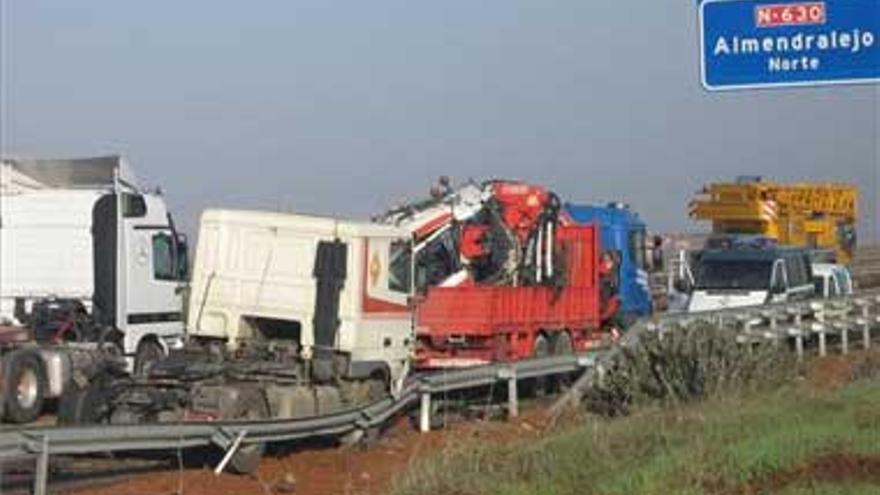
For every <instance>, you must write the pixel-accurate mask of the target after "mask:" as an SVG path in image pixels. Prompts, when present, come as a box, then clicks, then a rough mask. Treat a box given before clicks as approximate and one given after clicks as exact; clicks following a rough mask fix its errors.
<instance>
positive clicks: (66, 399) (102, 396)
mask: <svg viewBox="0 0 880 495" xmlns="http://www.w3.org/2000/svg"><path fill="white" fill-rule="evenodd" d="M111 399H112V397H111V393H110V391H109V386H108V383H107V382H106V380H102V379H100V378H99V379H97V380H94V381H90V382H89V383H87V384H86V386H85V387H82V388H80V387H79V386H78V385H77V384H76V383H74V382H73V381H71V382H70V383H68V384H67V386H66V387H64V393H63V394H61V398H60V399H59V400H58V424H61V425H92V424H99V423H105V422H106V420H107V418H108V416H109V414H108V413H109V410H110V409H109V408H110V402H111Z"/></svg>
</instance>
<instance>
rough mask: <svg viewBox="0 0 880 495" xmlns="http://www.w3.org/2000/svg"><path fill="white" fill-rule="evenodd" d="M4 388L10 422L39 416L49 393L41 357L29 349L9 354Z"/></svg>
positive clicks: (5, 369)
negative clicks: (44, 399)
mask: <svg viewBox="0 0 880 495" xmlns="http://www.w3.org/2000/svg"><path fill="white" fill-rule="evenodd" d="M3 390H4V391H5V394H6V397H5V400H6V414H5V417H6V420H7V421H10V422H12V423H30V422H31V421H34V420H35V419H37V417H39V415H40V412H42V410H43V397H44V396H45V393H46V373H45V372H44V370H43V362H42V360H41V359H40V357H39V356H38V355H37V354H36V353H34V352H28V351H17V352H13V353H11V354H9V356H8V357H7V358H6V365H5V366H4V370H3Z"/></svg>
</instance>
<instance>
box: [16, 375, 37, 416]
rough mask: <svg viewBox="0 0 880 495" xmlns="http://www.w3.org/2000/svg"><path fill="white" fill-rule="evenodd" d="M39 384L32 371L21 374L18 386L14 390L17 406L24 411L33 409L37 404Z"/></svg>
mask: <svg viewBox="0 0 880 495" xmlns="http://www.w3.org/2000/svg"><path fill="white" fill-rule="evenodd" d="M39 387H40V382H39V380H38V379H37V374H36V373H35V372H34V370H31V369H26V370H24V371H22V372H21V378H19V380H18V386H17V387H16V388H15V398H16V400H17V401H18V403H19V405H21V407H23V408H25V409H30V408H32V407H34V404H36V403H37V395H38V392H39Z"/></svg>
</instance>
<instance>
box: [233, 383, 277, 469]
mask: <svg viewBox="0 0 880 495" xmlns="http://www.w3.org/2000/svg"><path fill="white" fill-rule="evenodd" d="M268 417H269V405H268V404H267V403H266V398H265V397H264V396H263V393H262V392H261V391H259V390H257V389H242V391H241V393H240V394H239V395H238V399H236V401H235V402H234V403H233V404H232V407H230V408H229V409H228V411H227V413H226V414H224V418H223V419H230V420H236V419H238V420H243V421H244V420H248V421H252V420H260V419H267V418H268ZM265 452H266V444H265V443H251V444H242V445H240V446H239V447H238V450H237V451H236V452H235V454H234V455H233V456H232V459H230V460H229V470H230V471H231V472H233V473H236V474H250V473H253V472H254V471H255V470H256V469H257V466H259V465H260V459H262V458H263V454H264V453H265Z"/></svg>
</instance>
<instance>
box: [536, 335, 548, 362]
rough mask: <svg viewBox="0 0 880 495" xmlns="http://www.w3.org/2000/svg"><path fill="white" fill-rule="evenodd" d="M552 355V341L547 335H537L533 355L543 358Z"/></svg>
mask: <svg viewBox="0 0 880 495" xmlns="http://www.w3.org/2000/svg"><path fill="white" fill-rule="evenodd" d="M549 355H550V342H548V341H547V337H545V336H544V335H543V334H542V335H538V336H537V337H535V344H534V346H533V351H532V357H536V358H542V357H547V356H549Z"/></svg>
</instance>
